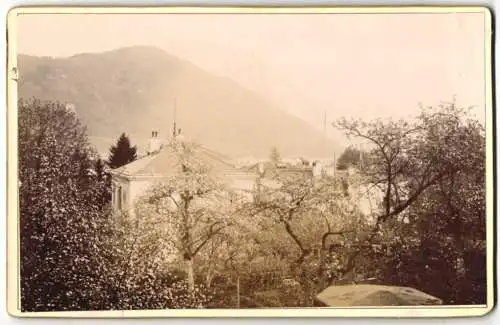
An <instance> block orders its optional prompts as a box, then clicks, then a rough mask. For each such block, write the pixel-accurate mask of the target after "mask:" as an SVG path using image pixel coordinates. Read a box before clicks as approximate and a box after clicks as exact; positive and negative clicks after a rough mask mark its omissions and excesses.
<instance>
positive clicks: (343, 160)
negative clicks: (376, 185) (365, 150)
mask: <svg viewBox="0 0 500 325" xmlns="http://www.w3.org/2000/svg"><path fill="white" fill-rule="evenodd" d="M360 158H361V152H360V151H359V150H358V149H356V148H354V147H347V148H346V149H345V150H344V152H343V153H342V155H340V157H339V159H338V161H337V169H339V170H345V169H347V168H349V167H351V166H359V164H360V161H361V159H360Z"/></svg>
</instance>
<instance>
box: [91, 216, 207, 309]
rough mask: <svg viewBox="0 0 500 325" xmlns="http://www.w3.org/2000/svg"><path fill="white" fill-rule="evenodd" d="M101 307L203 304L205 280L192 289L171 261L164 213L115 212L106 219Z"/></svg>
mask: <svg viewBox="0 0 500 325" xmlns="http://www.w3.org/2000/svg"><path fill="white" fill-rule="evenodd" d="M102 226H103V228H102V229H101V234H102V235H103V238H102V239H101V242H100V245H99V246H100V251H99V252H100V254H99V257H100V260H99V263H98V268H99V275H100V277H99V278H98V280H97V281H96V287H97V288H99V290H96V293H95V301H96V304H97V305H96V309H104V310H109V309H114V310H127V309H164V308H198V307H200V306H203V305H204V304H206V303H207V302H208V301H209V300H210V296H209V292H208V291H207V290H205V289H204V287H203V286H196V288H195V291H194V293H195V294H194V295H190V294H189V293H188V286H187V282H186V279H185V278H186V277H185V274H184V273H183V272H181V271H179V270H177V269H176V268H173V267H172V264H174V263H173V260H174V259H173V258H172V257H175V251H174V248H173V247H172V245H171V243H170V241H169V233H168V229H167V228H165V227H163V224H162V220H161V218H158V219H152V218H151V217H149V218H135V217H132V216H129V215H124V214H114V215H113V216H112V217H111V218H110V219H109V222H108V223H107V224H105V225H104V224H103V225H102Z"/></svg>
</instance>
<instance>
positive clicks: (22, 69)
mask: <svg viewBox="0 0 500 325" xmlns="http://www.w3.org/2000/svg"><path fill="white" fill-rule="evenodd" d="M18 70H19V77H20V79H19V83H18V85H19V96H20V97H21V98H29V97H37V98H40V99H50V100H59V101H61V102H65V103H70V104H72V105H74V108H75V110H76V112H77V114H78V115H79V117H80V119H81V120H82V121H83V122H84V123H85V124H86V125H87V129H88V134H89V136H90V140H91V141H92V142H93V143H94V145H95V146H96V148H97V149H98V151H99V152H101V153H105V154H106V153H107V150H108V148H109V146H110V145H111V144H113V142H114V141H115V139H116V138H117V137H118V136H119V134H120V133H122V132H126V133H127V134H129V135H130V137H131V140H132V142H133V143H136V144H137V145H138V147H139V150H143V149H144V148H145V145H146V143H147V140H148V138H149V135H150V134H151V131H152V130H153V129H156V130H159V132H160V136H162V137H164V138H166V137H168V136H170V133H171V130H172V123H173V119H174V111H175V112H176V114H175V115H176V121H177V126H178V127H179V128H181V129H182V134H184V136H186V137H188V138H191V139H193V140H194V141H197V142H200V143H202V144H204V145H205V146H207V147H210V148H211V149H213V150H216V151H219V152H221V153H224V154H226V155H229V156H233V157H242V156H253V157H259V158H262V157H267V156H268V155H269V152H270V150H271V148H272V147H277V148H278V150H279V151H280V153H281V155H282V156H306V157H309V156H316V157H317V156H320V157H325V156H331V155H332V152H333V150H335V151H338V149H339V147H338V146H337V144H336V143H335V142H333V141H332V140H327V139H325V138H324V137H323V134H322V133H321V132H319V131H318V130H316V129H314V128H313V127H311V126H310V125H309V124H308V123H306V122H305V121H303V120H301V119H299V118H298V117H295V116H293V115H290V114H288V113H287V112H285V111H283V110H281V109H280V108H278V107H275V106H273V105H272V104H271V101H269V100H268V99H266V98H264V97H263V96H261V95H258V94H257V93H254V92H252V91H250V90H249V89H247V88H245V87H244V86H242V85H240V84H238V83H237V82H236V81H234V80H232V79H231V78H228V77H221V76H217V75H214V74H212V73H209V72H207V71H205V70H203V69H201V68H199V67H197V66H196V65H194V64H192V63H190V62H188V61H186V60H183V59H181V58H179V57H176V56H173V55H170V54H168V53H167V52H165V51H163V50H161V49H158V48H155V47H146V46H135V47H127V48H121V49H118V50H113V51H108V52H103V53H86V54H78V55H74V56H71V57H68V58H50V57H34V56H27V55H19V56H18ZM174 106H175V107H176V109H174Z"/></svg>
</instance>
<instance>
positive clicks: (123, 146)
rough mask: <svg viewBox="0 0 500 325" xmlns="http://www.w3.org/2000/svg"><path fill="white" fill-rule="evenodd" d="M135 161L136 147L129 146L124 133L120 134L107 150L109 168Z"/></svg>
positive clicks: (128, 140) (127, 138)
mask: <svg viewBox="0 0 500 325" xmlns="http://www.w3.org/2000/svg"><path fill="white" fill-rule="evenodd" d="M136 159H137V148H136V146H131V144H130V139H129V137H128V136H127V135H126V134H125V133H122V134H121V135H120V137H119V138H118V140H117V141H116V144H115V145H113V146H111V148H109V159H108V164H109V166H110V167H111V168H118V167H121V166H123V165H126V164H128V163H130V162H132V161H134V160H136Z"/></svg>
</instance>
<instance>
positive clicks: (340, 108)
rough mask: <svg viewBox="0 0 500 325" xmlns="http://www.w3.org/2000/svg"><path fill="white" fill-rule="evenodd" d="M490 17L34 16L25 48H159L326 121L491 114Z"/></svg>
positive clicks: (22, 32) (54, 51)
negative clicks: (439, 112) (467, 111)
mask: <svg viewBox="0 0 500 325" xmlns="http://www.w3.org/2000/svg"><path fill="white" fill-rule="evenodd" d="M484 19H485V18H484V14H482V13H448V14H447V13H441V14H437V13H435V14H312V15H311V14H309V15H306V14H294V15H265V14H261V15H257V14H225V15H215V14H208V15H207V14H191V15H189V14H170V15H168V14H163V15H151V14H149V15H104V14H101V15H63V14H60V15H29V16H22V17H20V19H19V25H18V27H19V34H18V35H19V38H18V51H19V52H20V53H25V54H32V55H46V56H69V55H72V54H76V53H82V52H100V51H105V50H111V49H116V48H119V47H123V46H131V45H154V46H158V47H161V48H163V49H165V50H166V51H168V52H169V53H171V54H174V55H178V56H181V57H183V58H186V59H188V60H190V61H192V62H193V63H195V64H197V65H199V66H201V67H203V68H205V69H208V70H211V71H213V72H215V73H217V74H223V75H228V76H230V77H232V78H234V79H236V80H238V81H240V82H241V83H243V84H245V85H247V86H248V87H251V88H253V89H255V90H257V91H260V92H265V93H268V94H270V96H271V97H273V96H274V99H275V100H277V101H280V102H281V103H280V104H282V107H283V108H284V109H287V110H289V111H291V112H293V113H294V114H297V115H300V116H302V117H304V118H305V119H307V120H308V121H309V122H311V123H314V124H315V125H317V126H319V127H321V125H322V116H323V112H325V111H326V112H327V116H328V119H329V120H332V119H334V118H337V117H340V116H360V117H365V118H369V117H374V116H384V117H385V116H394V117H399V116H404V115H408V114H412V113H414V112H415V111H416V109H417V107H418V106H417V105H418V103H419V102H422V103H423V104H426V105H427V104H429V105H433V104H436V103H438V102H439V101H451V100H452V97H453V96H454V95H455V96H456V99H457V101H458V103H459V104H461V105H464V106H473V105H474V106H476V107H477V108H476V109H475V112H476V114H477V115H478V117H479V118H484V105H485V95H484V93H485V80H484V78H485V49H484V44H485V43H484V42H485V37H486V35H485V33H484V29H485V28H484Z"/></svg>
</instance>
